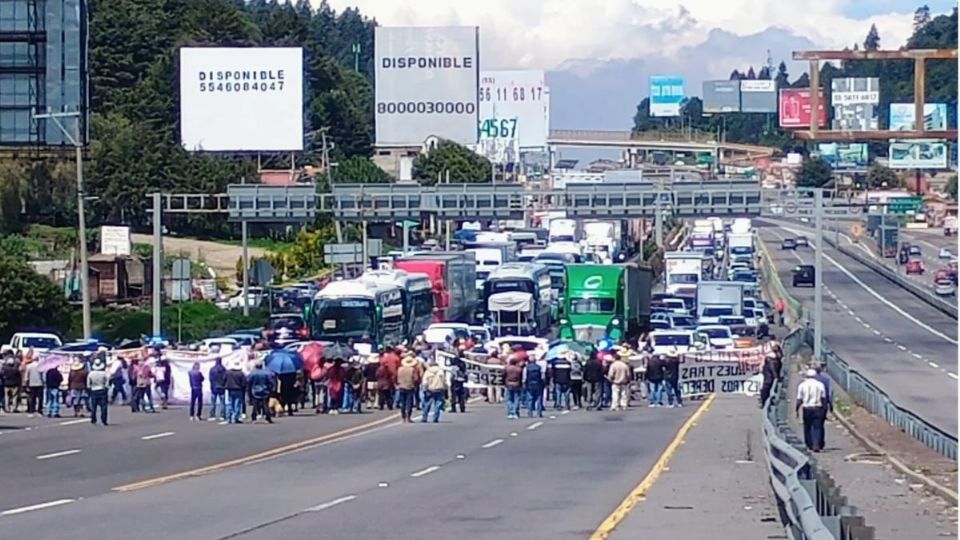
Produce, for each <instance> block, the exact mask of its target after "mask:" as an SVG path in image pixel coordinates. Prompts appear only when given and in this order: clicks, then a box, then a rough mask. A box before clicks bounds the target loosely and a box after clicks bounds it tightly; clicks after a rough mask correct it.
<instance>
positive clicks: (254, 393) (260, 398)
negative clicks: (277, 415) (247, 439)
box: [247, 360, 277, 424]
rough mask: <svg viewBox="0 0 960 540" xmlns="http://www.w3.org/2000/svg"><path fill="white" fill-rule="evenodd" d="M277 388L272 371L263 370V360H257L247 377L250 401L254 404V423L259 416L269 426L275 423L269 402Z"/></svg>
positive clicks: (252, 419)
mask: <svg viewBox="0 0 960 540" xmlns="http://www.w3.org/2000/svg"><path fill="white" fill-rule="evenodd" d="M276 387H277V378H276V375H274V374H273V372H272V371H267V370H265V369H263V360H257V361H256V362H255V363H254V364H253V371H251V372H250V374H249V375H247V388H248V389H249V392H250V400H251V401H252V402H253V413H252V414H251V416H250V420H251V421H252V422H256V421H257V416H258V415H262V416H263V417H264V418H265V419H266V420H267V423H268V424H272V423H273V418H272V417H271V416H272V415H271V413H270V407H269V406H268V405H267V400H269V399H270V393H271V392H273V390H274V389H275V388H276Z"/></svg>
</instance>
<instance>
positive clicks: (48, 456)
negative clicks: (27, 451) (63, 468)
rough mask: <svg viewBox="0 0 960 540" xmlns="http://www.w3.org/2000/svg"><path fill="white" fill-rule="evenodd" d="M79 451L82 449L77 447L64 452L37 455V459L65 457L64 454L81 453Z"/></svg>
mask: <svg viewBox="0 0 960 540" xmlns="http://www.w3.org/2000/svg"><path fill="white" fill-rule="evenodd" d="M79 453H80V450H78V449H76V448H75V449H73V450H64V451H63V452H54V453H52V454H44V455H42V456H37V459H40V460H43V459H53V458H58V457H64V456H72V455H74V454H79Z"/></svg>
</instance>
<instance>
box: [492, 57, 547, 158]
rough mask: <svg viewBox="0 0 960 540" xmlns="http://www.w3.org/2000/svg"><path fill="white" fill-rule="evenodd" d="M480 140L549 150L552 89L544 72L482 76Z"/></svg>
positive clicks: (510, 71)
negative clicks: (515, 142) (500, 141)
mask: <svg viewBox="0 0 960 540" xmlns="http://www.w3.org/2000/svg"><path fill="white" fill-rule="evenodd" d="M479 98H480V125H479V130H480V135H479V137H480V140H481V141H482V140H483V139H503V138H508V139H518V145H519V147H520V148H530V149H535V148H546V146H547V136H548V135H549V131H550V89H549V88H547V84H546V81H545V79H544V75H543V70H539V69H531V70H506V71H483V72H481V73H480V94H479Z"/></svg>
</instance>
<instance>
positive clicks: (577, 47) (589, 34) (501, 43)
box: [315, 0, 916, 69]
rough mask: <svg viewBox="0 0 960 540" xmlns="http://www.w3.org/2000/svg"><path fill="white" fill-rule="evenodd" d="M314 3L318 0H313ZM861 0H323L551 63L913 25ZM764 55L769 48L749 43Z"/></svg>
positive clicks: (515, 60) (885, 37)
mask: <svg viewBox="0 0 960 540" xmlns="http://www.w3.org/2000/svg"><path fill="white" fill-rule="evenodd" d="M315 1H316V2H317V3H319V0H315ZM857 1H858V0H804V1H803V2H785V1H776V0H725V1H719V0H686V1H684V2H683V3H682V4H678V3H674V2H670V1H667V0H600V1H597V0H484V1H482V2H474V1H466V0H430V1H429V2H426V1H423V0H420V1H415V2H397V1H396V0H328V2H329V4H330V5H331V6H332V7H334V8H335V9H337V10H338V11H339V10H342V9H344V8H346V7H351V6H355V7H358V8H359V9H360V11H361V12H362V13H364V14H365V15H367V16H372V17H375V18H376V19H377V20H378V21H379V22H380V23H381V24H383V25H389V26H403V25H409V26H429V25H436V26H442V25H468V26H480V47H481V52H480V55H481V58H482V59H483V64H484V67H486V68H490V69H498V68H542V69H552V68H555V67H556V66H558V65H559V64H561V63H562V62H564V61H566V60H569V59H578V58H582V59H591V60H608V59H632V58H641V57H643V56H644V55H646V54H652V53H657V54H664V53H666V54H668V55H669V54H671V53H675V52H676V51H678V50H680V49H681V48H683V47H691V46H695V45H697V44H700V43H702V42H703V41H704V40H706V38H707V34H708V33H709V31H710V30H711V29H713V28H721V29H724V30H727V31H729V32H732V33H735V34H738V35H748V34H754V33H757V32H762V31H763V30H765V29H767V28H769V27H779V28H783V29H786V30H789V31H791V32H793V33H795V34H797V35H799V36H804V37H807V38H809V39H810V40H811V41H813V42H814V43H817V44H818V46H820V47H823V48H842V47H844V46H850V45H852V44H853V43H855V42H862V41H863V38H864V36H866V33H867V30H868V29H869V27H870V24H871V23H875V24H876V25H877V28H878V29H879V31H880V37H881V42H882V44H883V45H884V47H890V48H895V47H899V46H900V45H902V44H903V43H904V41H905V40H906V38H907V37H908V36H909V35H910V33H911V25H912V13H913V10H914V9H915V7H916V6H915V5H914V4H913V3H909V2H905V1H898V2H897V3H896V5H897V7H895V8H890V9H891V11H890V12H889V13H886V14H880V15H874V16H871V17H868V18H866V19H862V20H858V19H856V18H852V17H849V16H846V15H844V14H843V8H844V7H848V4H852V3H855V2H857ZM745 53H752V54H755V55H756V56H757V62H759V61H762V60H763V58H764V56H765V51H745Z"/></svg>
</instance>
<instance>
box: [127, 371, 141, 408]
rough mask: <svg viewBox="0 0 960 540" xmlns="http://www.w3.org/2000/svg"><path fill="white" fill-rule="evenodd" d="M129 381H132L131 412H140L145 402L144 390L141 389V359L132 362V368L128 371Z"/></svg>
mask: <svg viewBox="0 0 960 540" xmlns="http://www.w3.org/2000/svg"><path fill="white" fill-rule="evenodd" d="M127 380H129V381H130V412H132V413H137V412H140V405H141V402H142V401H143V389H142V388H140V359H139V358H134V359H132V360H130V367H129V368H128V369H127Z"/></svg>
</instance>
